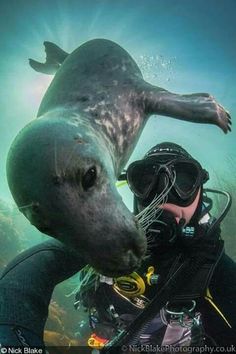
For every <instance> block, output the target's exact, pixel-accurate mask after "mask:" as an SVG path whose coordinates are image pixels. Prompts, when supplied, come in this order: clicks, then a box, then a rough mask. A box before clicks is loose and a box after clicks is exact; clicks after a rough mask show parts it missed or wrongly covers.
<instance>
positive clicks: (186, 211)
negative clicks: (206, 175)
mask: <svg viewBox="0 0 236 354" xmlns="http://www.w3.org/2000/svg"><path fill="white" fill-rule="evenodd" d="M200 194H201V188H199V189H198V192H197V195H196V197H195V199H194V201H193V202H192V203H191V204H190V205H188V206H186V207H183V206H180V205H177V204H173V203H164V204H163V205H161V206H159V208H160V209H163V210H166V211H169V212H171V213H172V214H173V215H174V217H175V220H176V222H177V224H178V223H179V221H180V220H181V219H184V220H185V225H187V224H188V223H189V222H190V220H191V219H192V217H193V215H194V213H195V211H196V209H197V207H198V204H199V201H200Z"/></svg>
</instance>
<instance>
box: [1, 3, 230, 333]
mask: <svg viewBox="0 0 236 354" xmlns="http://www.w3.org/2000/svg"><path fill="white" fill-rule="evenodd" d="M0 14H1V21H0V39H1V47H0V48H1V49H0V50H1V55H0V78H1V89H0V112H1V114H0V200H1V203H0V225H1V226H0V230H4V232H3V231H1V234H0V237H1V240H0V244H1V247H6V248H7V250H8V254H9V255H8V259H6V260H5V259H4V262H7V261H9V260H10V259H11V258H12V257H13V256H14V255H15V254H16V253H17V252H18V251H19V249H20V248H21V249H24V248H27V247H29V246H30V245H32V244H35V243H38V242H41V241H43V240H45V239H46V238H47V236H45V235H43V234H40V233H39V232H38V231H37V230H36V229H35V228H34V227H33V226H31V225H30V224H29V222H28V221H27V220H25V219H24V218H23V217H21V214H20V213H19V212H18V211H17V209H16V208H15V206H14V203H13V199H12V197H11V194H10V191H9V188H8V185H7V180H6V172H5V164H6V157H7V153H8V150H9V147H10V145H11V142H12V140H13V138H14V137H15V136H16V134H17V133H18V132H19V130H20V129H22V128H23V127H24V126H25V125H26V124H27V123H28V122H30V121H31V120H32V119H34V118H35V117H36V114H37V110H38V107H39V104H40V102H41V99H42V97H43V95H44V93H45V91H46V89H47V87H48V85H49V83H50V82H51V80H52V76H47V75H43V74H40V73H37V72H35V71H33V70H32V69H31V68H30V66H29V65H28V58H34V59H36V60H39V61H44V56H45V53H44V50H43V42H44V41H45V40H47V41H51V42H54V43H56V44H57V45H59V46H60V47H61V48H63V49H64V50H65V51H67V52H71V51H72V50H74V49H75V48H76V47H78V46H79V45H81V44H82V43H84V42H86V41H88V40H90V39H94V38H106V39H110V40H113V41H115V42H117V43H118V44H120V45H121V46H122V47H124V48H125V49H126V50H127V51H128V52H129V53H130V54H131V56H132V57H133V58H134V59H135V60H136V61H137V63H138V64H139V66H140V68H141V71H142V73H143V75H144V78H145V79H146V80H147V81H148V82H150V83H152V84H155V85H158V86H160V87H163V88H165V89H167V90H170V91H172V92H177V93H194V92H208V93H211V94H212V95H214V96H215V97H216V99H217V100H218V101H219V102H220V103H221V104H222V105H223V106H224V107H226V109H227V110H229V111H230V113H231V116H232V122H233V129H232V132H231V133H229V134H227V135H224V134H223V132H222V131H221V130H220V129H219V128H218V127H216V126H211V125H200V124H192V123H189V122H182V121H180V120H174V119H171V118H168V117H157V116H153V117H152V118H151V119H150V120H149V121H148V123H147V125H146V127H145V129H144V131H143V133H142V135H141V137H140V140H139V142H138V145H137V147H136V149H135V151H134V152H133V154H132V157H131V159H130V161H133V160H135V159H140V158H141V157H142V156H143V155H144V153H145V152H146V151H147V150H148V149H149V148H151V147H152V146H153V145H155V144H157V143H159V142H162V141H173V142H175V143H177V144H180V145H182V146H183V147H184V148H185V149H187V150H188V151H189V152H190V153H191V154H192V155H193V156H194V157H195V158H196V159H198V160H199V161H200V162H201V163H202V165H203V166H204V167H205V168H206V169H207V170H208V171H209V174H210V180H209V182H208V183H207V186H208V187H215V188H220V189H225V190H228V191H229V192H230V193H231V194H232V197H233V205H232V208H231V211H230V213H229V214H228V216H227V217H226V219H225V220H224V222H223V238H224V239H225V242H226V250H227V252H228V253H229V254H230V255H231V256H232V257H233V258H234V259H236V238H235V233H236V231H235V230H236V211H235V208H236V203H235V199H236V189H235V186H236V130H235V126H234V124H236V121H235V119H236V99H235V96H234V95H235V81H236V65H235V64H236V60H235V57H236V43H235V38H236V26H235V22H236V2H235V0H217V1H215V0H208V1H205V0H195V1H194V0H179V1H177V0H119V1H112V0H87V1H84V0H70V1H66V0H64V1H63V0H58V1H56V0H52V1H46V0H40V1H39V0H34V1H30V0H27V1H25V0H11V1H8V2H7V1H1V2H0ZM119 192H120V193H121V195H122V198H123V200H124V201H125V203H126V204H127V205H128V207H129V208H130V209H132V194H131V192H130V191H129V189H128V187H127V186H123V187H120V188H119ZM219 205H220V203H219ZM9 225H10V226H9ZM10 235H12V237H10ZM20 243H21V247H20V245H19V244H20ZM11 245H12V246H11ZM11 247H12V248H11ZM65 287H66V291H65V290H64V288H63V291H64V292H67V290H68V289H67V288H69V290H68V292H70V290H71V289H70V286H68V285H65ZM58 293H59V291H58ZM62 297H63V296H62V295H60V294H59V295H58V299H61V298H62ZM58 301H59V300H58ZM62 302H63V301H62ZM64 306H67V305H65V304H64ZM55 313H56V315H54V319H55V318H57V316H58V317H60V316H62V317H63V314H62V312H60V311H59V310H58V308H57V307H56V306H55ZM74 322H76V317H75V315H74ZM57 323H60V321H59V322H57ZM58 326H59V324H58ZM59 327H60V326H59ZM52 328H54V329H55V326H54V327H53V325H52ZM59 330H61V329H59ZM70 331H72V329H71V327H70V330H69V332H70Z"/></svg>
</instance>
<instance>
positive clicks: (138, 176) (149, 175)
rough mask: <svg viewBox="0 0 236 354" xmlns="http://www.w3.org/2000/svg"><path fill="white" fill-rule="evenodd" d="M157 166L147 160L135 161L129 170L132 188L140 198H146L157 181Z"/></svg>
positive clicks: (129, 180) (128, 178)
mask: <svg viewBox="0 0 236 354" xmlns="http://www.w3.org/2000/svg"><path fill="white" fill-rule="evenodd" d="M155 170H156V168H155V166H154V165H153V164H149V163H145V162H142V163H141V162H134V163H132V164H131V165H130V166H129V167H128V170H127V180H128V184H129V186H130V189H131V190H132V191H133V193H134V194H135V195H136V196H137V197H140V198H145V197H146V196H147V195H148V193H149V191H150V190H151V188H152V185H153V183H154V181H155Z"/></svg>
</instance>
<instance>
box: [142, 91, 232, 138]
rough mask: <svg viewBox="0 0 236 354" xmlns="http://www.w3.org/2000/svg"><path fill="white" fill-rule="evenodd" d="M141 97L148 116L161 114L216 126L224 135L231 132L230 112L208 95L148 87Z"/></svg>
mask: <svg viewBox="0 0 236 354" xmlns="http://www.w3.org/2000/svg"><path fill="white" fill-rule="evenodd" d="M141 95H143V98H142V100H143V102H144V109H145V113H146V114H147V115H150V114H160V115H164V116H170V117H173V118H178V119H181V120H186V121H189V122H194V123H208V124H215V125H217V126H218V127H220V128H221V129H222V130H223V131H224V133H227V132H228V131H231V127H230V125H231V117H230V114H229V112H227V111H226V110H225V109H224V108H223V107H222V106H221V105H220V104H219V103H218V102H217V101H216V100H215V99H214V97H212V96H211V95H209V94H208V93H195V94H190V95H178V94H174V93H171V92H169V91H166V90H164V89H161V88H158V87H155V86H152V85H148V87H146V89H145V90H144V91H142V94H141Z"/></svg>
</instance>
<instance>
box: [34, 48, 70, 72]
mask: <svg viewBox="0 0 236 354" xmlns="http://www.w3.org/2000/svg"><path fill="white" fill-rule="evenodd" d="M44 46H45V52H46V62H45V63H40V62H38V61H36V60H33V59H29V64H30V66H31V67H32V68H33V69H34V70H36V71H38V72H40V73H43V74H48V75H54V74H55V73H56V72H57V70H58V69H59V68H60V65H61V64H62V63H63V62H64V60H65V59H66V57H67V56H68V55H69V54H68V53H66V52H65V51H64V50H62V49H61V48H60V47H58V46H57V45H56V44H54V43H51V42H44Z"/></svg>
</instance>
